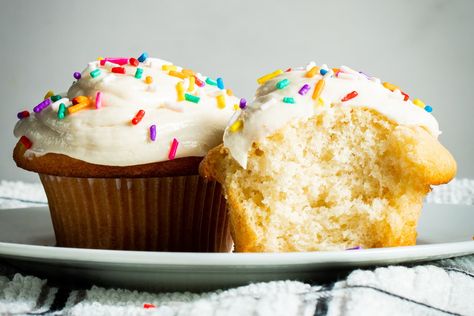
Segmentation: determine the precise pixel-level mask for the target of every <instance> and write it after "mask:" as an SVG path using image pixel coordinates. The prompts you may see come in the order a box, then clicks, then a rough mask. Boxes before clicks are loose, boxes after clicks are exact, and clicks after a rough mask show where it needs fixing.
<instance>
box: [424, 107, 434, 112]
mask: <svg viewBox="0 0 474 316" xmlns="http://www.w3.org/2000/svg"><path fill="white" fill-rule="evenodd" d="M425 111H426V112H428V113H431V112H433V108H432V107H431V106H429V105H426V106H425Z"/></svg>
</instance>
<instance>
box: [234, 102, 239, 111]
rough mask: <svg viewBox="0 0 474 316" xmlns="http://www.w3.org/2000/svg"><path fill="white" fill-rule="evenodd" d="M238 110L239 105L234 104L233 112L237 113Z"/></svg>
mask: <svg viewBox="0 0 474 316" xmlns="http://www.w3.org/2000/svg"><path fill="white" fill-rule="evenodd" d="M238 109H239V105H238V104H237V103H236V104H234V111H237V110H238Z"/></svg>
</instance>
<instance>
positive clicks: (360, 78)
mask: <svg viewBox="0 0 474 316" xmlns="http://www.w3.org/2000/svg"><path fill="white" fill-rule="evenodd" d="M312 66H313V65H311V64H310V65H308V67H306V68H299V69H296V70H292V71H290V72H284V73H282V74H280V75H279V76H277V77H275V78H273V79H271V80H269V81H267V82H265V83H264V84H263V85H261V86H260V87H259V88H258V90H257V92H256V95H255V99H254V100H253V102H252V103H251V104H249V105H248V106H247V108H246V109H245V110H243V111H240V112H239V113H236V114H235V115H234V117H233V118H232V120H231V122H230V123H229V126H228V127H227V128H226V131H225V132H224V146H225V147H227V148H228V149H229V150H230V153H231V155H232V157H233V158H234V159H235V160H236V161H237V162H238V163H239V164H240V165H241V166H242V167H244V168H246V166H247V158H248V152H249V150H250V148H251V146H252V143H254V142H256V141H259V140H261V139H263V138H265V137H267V136H269V135H271V134H273V133H274V132H275V131H276V130H278V129H280V128H282V127H283V126H285V125H286V124H287V123H289V122H290V121H293V120H301V119H307V118H309V117H312V116H314V115H315V114H316V113H317V112H318V111H329V110H331V109H330V105H331V104H332V105H333V106H335V107H337V106H349V107H366V108H370V109H374V110H376V111H378V112H379V113H381V114H383V115H385V116H386V117H387V118H389V119H391V120H393V121H395V122H396V123H398V124H400V125H418V126H424V127H426V128H427V129H428V130H429V131H430V132H431V133H432V135H433V136H434V137H438V135H439V134H440V131H439V127H438V122H437V121H436V119H435V118H434V117H433V115H431V114H430V113H428V112H427V111H425V110H424V109H422V108H420V107H418V106H416V105H414V104H413V103H412V102H411V101H410V100H408V101H404V96H403V94H401V92H400V90H394V91H390V90H389V89H387V88H385V87H384V86H383V85H382V84H381V83H380V80H379V79H377V78H369V77H366V76H365V75H363V74H361V73H358V72H356V71H354V70H352V69H350V68H348V67H345V66H342V67H341V72H340V73H339V75H338V77H335V76H334V75H333V73H332V70H329V73H327V74H326V75H325V76H324V78H325V79H324V80H325V86H324V89H323V90H322V93H321V94H320V98H321V100H322V101H323V105H321V104H320V101H318V100H313V98H312V94H313V91H314V87H315V85H316V83H317V82H318V81H319V80H320V79H322V77H323V76H321V75H320V74H319V73H318V74H317V75H316V76H314V77H313V78H307V77H305V74H306V72H307V69H309V68H311V67H312ZM321 68H324V69H328V68H327V66H325V65H323V66H322V67H321ZM283 79H288V80H289V81H290V84H289V85H288V86H287V87H285V88H283V89H278V88H276V84H277V83H278V82H279V81H281V80H283ZM305 84H308V85H309V86H310V90H309V91H308V92H307V93H306V94H305V95H300V94H299V93H298V91H299V90H300V88H301V87H302V86H303V85H305ZM352 91H356V92H357V93H358V95H357V96H356V97H355V98H353V99H350V100H348V101H346V102H342V101H341V99H342V98H344V97H345V96H346V95H347V94H349V93H350V92H352ZM284 97H292V98H294V101H295V103H294V104H290V103H284V102H283V98H284ZM237 120H241V121H242V123H243V126H242V128H241V129H240V130H238V131H230V126H231V125H232V124H233V123H234V122H235V121H237Z"/></svg>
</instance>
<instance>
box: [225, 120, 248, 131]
mask: <svg viewBox="0 0 474 316" xmlns="http://www.w3.org/2000/svg"><path fill="white" fill-rule="evenodd" d="M242 127H244V122H243V121H242V120H237V121H235V122H234V123H233V124H232V125H231V126H229V131H231V132H232V133H235V132H237V131H239V130H241V129H242Z"/></svg>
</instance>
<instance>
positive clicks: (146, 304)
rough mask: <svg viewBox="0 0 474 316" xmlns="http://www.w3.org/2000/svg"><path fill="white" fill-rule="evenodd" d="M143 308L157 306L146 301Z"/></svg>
mask: <svg viewBox="0 0 474 316" xmlns="http://www.w3.org/2000/svg"><path fill="white" fill-rule="evenodd" d="M143 308H146V309H149V308H156V306H155V305H153V304H149V303H145V304H143Z"/></svg>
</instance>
